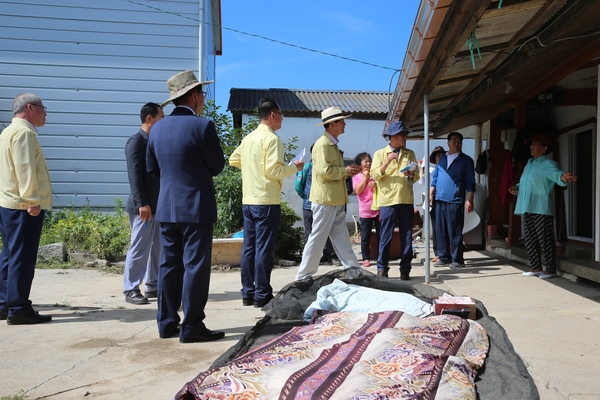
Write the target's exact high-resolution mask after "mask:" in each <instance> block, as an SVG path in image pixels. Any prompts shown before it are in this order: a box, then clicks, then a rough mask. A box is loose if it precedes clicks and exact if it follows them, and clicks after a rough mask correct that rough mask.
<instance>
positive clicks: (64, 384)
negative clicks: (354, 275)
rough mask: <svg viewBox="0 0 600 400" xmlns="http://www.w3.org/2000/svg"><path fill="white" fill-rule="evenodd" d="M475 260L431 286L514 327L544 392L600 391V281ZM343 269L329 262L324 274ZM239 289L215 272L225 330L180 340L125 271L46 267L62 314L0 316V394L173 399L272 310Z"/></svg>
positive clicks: (476, 256) (235, 278)
mask: <svg viewBox="0 0 600 400" xmlns="http://www.w3.org/2000/svg"><path fill="white" fill-rule="evenodd" d="M465 256H466V257H465V258H466V259H467V266H466V267H465V268H463V269H461V270H450V269H449V268H433V267H432V268H431V284H432V285H434V286H436V287H438V288H440V289H444V290H448V291H450V292H452V293H454V294H456V295H468V296H471V297H473V298H476V299H479V300H481V301H482V302H483V304H484V305H485V306H486V308H487V310H488V312H489V314H490V315H491V316H493V317H495V318H496V319H497V320H498V322H499V323H500V324H501V325H502V326H503V327H504V328H505V329H506V331H507V333H508V337H509V338H510V340H511V342H512V344H513V345H514V347H515V349H516V351H517V352H518V353H519V354H520V355H521V357H522V358H523V360H524V362H525V364H526V365H527V367H528V369H529V372H530V374H531V375H532V376H533V378H534V380H535V382H536V385H537V387H538V390H539V392H540V398H541V399H543V400H558V399H569V400H592V399H600V379H597V375H598V371H599V369H598V362H599V360H600V345H599V342H600V340H599V339H598V337H599V336H598V335H599V334H600V304H599V301H600V288H599V287H598V286H595V287H594V286H589V285H585V284H579V283H574V282H570V281H568V280H566V279H563V278H556V279H552V280H548V281H544V280H541V279H538V278H524V277H522V276H521V272H523V271H526V270H527V267H526V266H524V265H521V264H516V263H511V262H510V261H509V260H507V259H504V258H499V257H498V256H496V255H495V254H493V253H489V252H474V251H471V252H468V253H466V254H465ZM391 266H392V269H391V270H390V279H399V271H398V269H397V262H396V263H392V264H391ZM332 269H333V267H324V266H321V267H320V269H319V274H321V273H325V272H327V271H330V270H332ZM370 269H371V270H372V271H374V270H375V268H373V267H371V268H370ZM295 273H296V267H289V268H278V269H275V270H274V271H273V276H272V285H273V287H274V289H275V290H276V291H277V290H280V289H281V288H282V287H284V286H285V285H286V284H288V283H290V282H291V281H293V279H294V276H295ZM411 278H412V282H415V283H422V282H423V281H424V267H423V265H422V264H420V265H419V264H414V265H413V271H412V273H411ZM239 288H240V283H239V272H237V271H236V272H213V274H212V278H211V287H210V298H209V302H208V304H207V307H206V315H207V319H206V324H207V326H208V327H209V328H210V329H218V330H224V331H225V333H226V337H225V339H223V340H219V341H215V342H209V343H194V344H180V343H179V341H178V339H177V338H172V339H159V338H158V332H157V329H156V321H155V314H156V302H155V301H152V302H151V304H149V305H144V306H132V305H131V304H128V303H125V301H124V297H123V295H122V294H121V290H122V276H121V275H112V274H106V273H103V272H99V271H95V270H38V271H37V272H36V277H35V280H34V283H33V290H32V293H31V299H32V301H33V303H34V306H35V308H36V309H37V310H39V311H40V312H41V313H43V314H51V315H52V316H53V317H54V319H53V320H52V322H50V323H47V324H41V325H31V326H27V325H23V326H8V325H6V323H5V322H4V321H3V322H2V323H0V398H1V397H2V396H14V395H17V394H19V393H20V394H21V395H22V396H23V397H24V398H33V399H40V398H44V399H46V398H48V399H83V398H86V399H89V398H98V399H115V398H135V399H169V398H172V397H173V396H174V395H175V393H176V392H177V391H178V390H179V389H180V388H181V387H182V386H183V385H184V384H185V383H186V382H187V381H189V380H191V379H193V378H194V377H195V376H196V375H197V374H198V373H199V372H201V371H204V370H206V369H207V368H208V367H209V366H210V365H211V364H212V362H213V361H214V360H215V359H216V358H217V357H218V356H219V355H220V354H222V353H223V352H225V351H226V350H227V349H228V348H229V347H230V346H232V345H233V344H234V343H236V342H237V341H238V340H239V339H240V338H241V337H242V336H243V334H244V333H245V332H246V331H247V330H248V329H249V328H250V327H252V326H254V325H255V324H256V322H257V321H258V320H259V319H260V318H261V317H262V316H263V315H264V313H263V312H262V311H261V310H260V309H255V308H253V307H242V304H241V298H240V295H239ZM507 384H510V383H509V382H507Z"/></svg>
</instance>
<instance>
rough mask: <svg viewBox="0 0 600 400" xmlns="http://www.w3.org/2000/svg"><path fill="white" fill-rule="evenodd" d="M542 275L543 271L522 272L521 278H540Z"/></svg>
mask: <svg viewBox="0 0 600 400" xmlns="http://www.w3.org/2000/svg"><path fill="white" fill-rule="evenodd" d="M543 274H544V271H529V272H523V276H542V275H543Z"/></svg>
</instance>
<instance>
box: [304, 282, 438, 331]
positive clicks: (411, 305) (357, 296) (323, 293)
mask: <svg viewBox="0 0 600 400" xmlns="http://www.w3.org/2000/svg"><path fill="white" fill-rule="evenodd" d="M314 310H326V311H346V312H358V313H373V312H382V311H403V312H405V313H407V314H410V315H412V316H415V317H426V316H428V315H430V314H432V313H433V305H432V304H429V303H426V302H424V301H422V300H419V299H418V298H416V297H415V296H413V295H410V294H407V293H399V292H388V291H385V290H378V289H371V288H366V287H363V286H357V285H348V284H346V283H344V282H342V281H340V280H339V279H336V280H334V281H333V282H332V283H331V284H329V285H327V286H323V287H322V288H321V289H319V291H318V292H317V299H316V300H315V301H314V302H312V304H311V305H310V306H308V308H307V309H306V312H305V313H304V320H305V321H310V319H311V316H312V313H313V311H314Z"/></svg>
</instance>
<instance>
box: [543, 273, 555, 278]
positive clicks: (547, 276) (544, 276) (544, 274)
mask: <svg viewBox="0 0 600 400" xmlns="http://www.w3.org/2000/svg"><path fill="white" fill-rule="evenodd" d="M552 278H556V274H547V273H545V272H544V273H543V274H541V275H540V279H552Z"/></svg>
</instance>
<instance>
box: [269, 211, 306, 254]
mask: <svg viewBox="0 0 600 400" xmlns="http://www.w3.org/2000/svg"><path fill="white" fill-rule="evenodd" d="M301 219H302V218H300V217H299V216H298V215H297V214H296V212H295V211H294V209H293V208H291V207H290V206H289V205H288V203H286V202H285V201H283V202H281V222H280V224H279V234H278V235H277V246H275V255H276V256H277V257H279V258H283V259H288V260H289V259H291V258H295V257H297V253H298V252H299V251H300V250H301V249H302V244H303V243H302V240H303V239H304V228H300V227H297V226H294V225H295V224H296V222H298V221H300V220H301Z"/></svg>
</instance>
